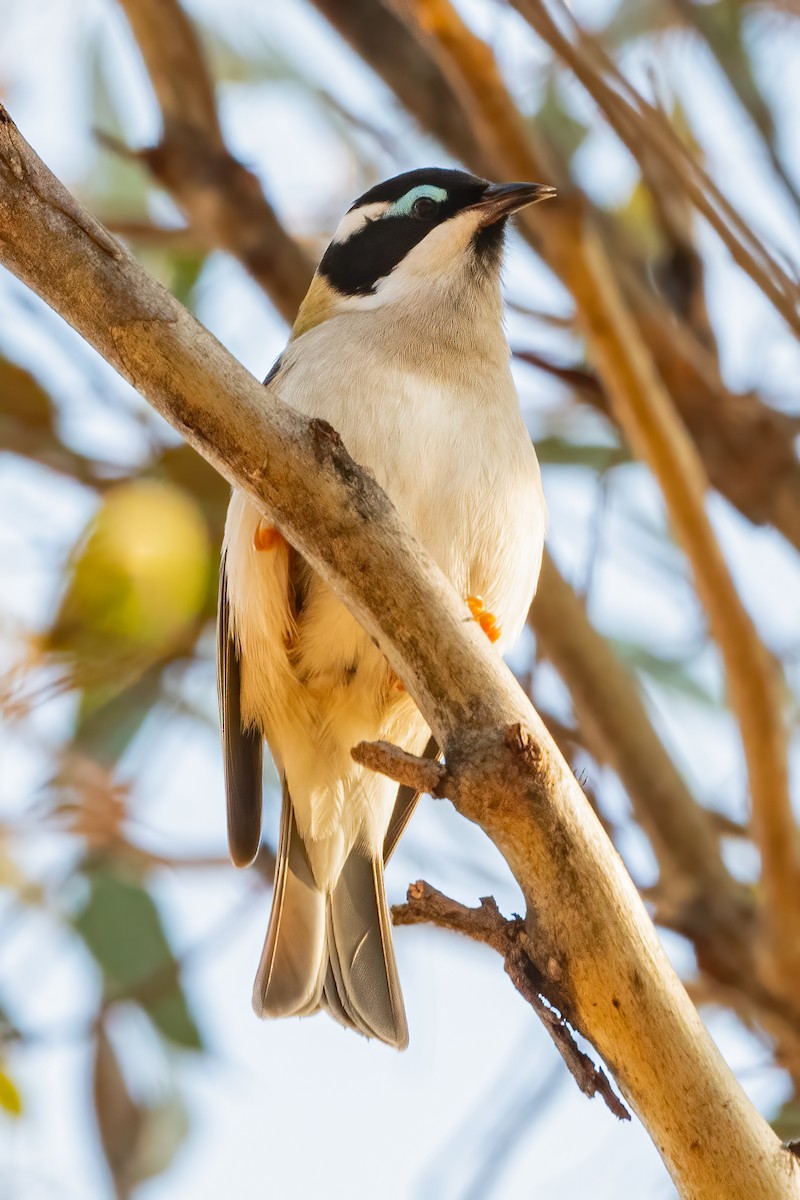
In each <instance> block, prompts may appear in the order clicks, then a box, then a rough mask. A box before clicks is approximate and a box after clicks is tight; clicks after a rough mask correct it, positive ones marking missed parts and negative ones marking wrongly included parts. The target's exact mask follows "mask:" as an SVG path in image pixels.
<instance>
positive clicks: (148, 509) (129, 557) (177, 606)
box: [50, 480, 210, 656]
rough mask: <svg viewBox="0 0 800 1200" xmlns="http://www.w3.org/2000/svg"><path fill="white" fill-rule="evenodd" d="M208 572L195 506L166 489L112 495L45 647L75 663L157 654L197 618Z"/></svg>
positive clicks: (145, 483) (148, 486) (136, 486)
mask: <svg viewBox="0 0 800 1200" xmlns="http://www.w3.org/2000/svg"><path fill="white" fill-rule="evenodd" d="M209 568H210V545H209V538H208V531H207V527H206V523H205V520H204V518H203V515H202V513H201V511H200V509H199V507H198V505H197V504H196V503H195V502H194V500H192V498H191V497H190V496H188V495H187V494H186V493H185V492H183V491H181V490H180V489H179V488H176V487H174V486H173V485H172V484H168V483H158V482H154V481H152V480H137V481H136V482H133V483H125V484H121V485H120V486H119V487H116V488H114V489H112V490H111V491H110V492H109V493H108V494H107V495H106V497H105V499H104V501H103V504H102V506H101V508H100V510H99V511H98V513H97V514H96V516H95V518H94V520H93V521H92V523H91V525H90V526H89V529H88V530H87V533H86V535H85V537H84V540H83V542H82V544H81V545H80V547H79V549H78V551H77V554H76V557H75V559H74V562H73V566H72V572H71V580H70V583H69V585H68V588H67V592H66V595H65V597H64V600H63V603H62V606H61V611H60V613H59V615H58V618H57V620H56V622H55V626H54V629H53V631H52V634H51V638H50V643H51V645H52V646H53V648H55V649H58V650H62V651H66V652H68V653H70V652H71V653H74V654H75V655H77V656H80V655H82V654H88V655H91V656H94V653H96V652H98V651H101V650H102V646H103V644H105V645H106V648H108V649H112V648H113V647H117V648H119V649H122V648H128V649H137V648H139V649H142V650H145V649H146V650H158V649H159V648H161V647H164V646H165V645H166V644H168V643H169V642H171V641H172V640H173V639H174V638H175V637H176V636H177V635H178V634H179V633H180V632H181V630H182V629H184V628H185V627H186V625H187V624H188V623H189V622H191V621H192V620H194V619H195V618H196V617H197V616H198V615H199V614H200V612H201V611H202V609H203V606H204V601H205V599H206V594H207V588H208V582H209V578H208V577H209Z"/></svg>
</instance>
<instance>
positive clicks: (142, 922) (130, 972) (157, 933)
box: [74, 862, 202, 1050]
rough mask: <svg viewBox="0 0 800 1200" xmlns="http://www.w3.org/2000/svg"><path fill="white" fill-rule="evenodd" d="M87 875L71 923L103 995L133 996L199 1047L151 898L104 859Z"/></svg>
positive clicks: (156, 1019) (179, 1041) (165, 1026)
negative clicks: (83, 898)
mask: <svg viewBox="0 0 800 1200" xmlns="http://www.w3.org/2000/svg"><path fill="white" fill-rule="evenodd" d="M87 875H88V881H89V896H88V900H87V902H86V904H85V906H84V907H83V908H82V909H81V910H80V912H78V913H77V915H76V916H75V917H74V925H75V928H76V930H77V932H78V933H79V934H80V935H81V937H82V938H83V940H84V942H85V943H86V945H87V947H88V948H89V950H90V951H91V953H92V955H93V957H94V958H95V960H96V961H97V963H98V965H99V966H100V968H101V970H102V972H103V978H104V982H105V992H106V998H107V999H108V1000H109V1001H113V1000H121V999H130V1000H134V1001H135V1002H136V1003H138V1004H140V1005H141V1007H142V1008H143V1009H144V1010H145V1012H147V1014H148V1015H149V1016H150V1018H151V1019H152V1021H153V1023H154V1024H155V1025H156V1027H157V1028H158V1029H159V1031H160V1032H161V1033H162V1034H163V1035H164V1036H165V1037H166V1038H168V1039H169V1040H170V1041H171V1042H174V1043H175V1044H176V1045H179V1046H185V1047H187V1048H189V1049H192V1050H199V1049H201V1048H202V1039H201V1037H200V1031H199V1029H198V1028H197V1025H196V1024H195V1021H194V1017H193V1016H192V1014H191V1012H190V1010H189V1005H188V1002H187V1000H186V997H185V995H184V993H183V989H182V988H181V984H180V977H179V968H178V964H177V963H176V961H175V958H174V956H173V954H172V950H171V949H170V945H169V942H168V941H167V936H166V933H165V931H164V926H163V924H162V921H161V916H160V914H159V912H158V909H157V908H156V905H155V902H154V901H153V898H152V897H151V896H150V894H149V893H148V892H147V891H146V890H145V889H144V888H143V887H142V886H141V885H140V884H139V883H138V882H136V881H134V880H132V879H129V878H124V877H123V876H122V875H121V873H120V872H119V869H118V868H114V867H112V865H111V864H110V863H108V862H102V863H98V864H95V865H94V866H93V867H90V869H89V871H88V872H87Z"/></svg>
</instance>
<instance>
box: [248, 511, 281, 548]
mask: <svg viewBox="0 0 800 1200" xmlns="http://www.w3.org/2000/svg"><path fill="white" fill-rule="evenodd" d="M283 540H284V539H283V534H281V533H279V532H278V530H277V529H276V528H275V526H274V525H268V524H267V523H266V521H265V520H264V519H263V518H262V519H261V520H260V521H259V522H258V525H256V531H255V533H254V535H253V545H254V546H255V548H256V550H277V548H278V546H280V545H281V543H282V542H283Z"/></svg>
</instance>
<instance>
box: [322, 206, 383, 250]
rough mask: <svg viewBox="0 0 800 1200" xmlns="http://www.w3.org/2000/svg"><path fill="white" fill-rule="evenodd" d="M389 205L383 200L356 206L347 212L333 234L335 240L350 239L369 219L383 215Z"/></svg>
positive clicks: (338, 241) (372, 219)
mask: <svg viewBox="0 0 800 1200" xmlns="http://www.w3.org/2000/svg"><path fill="white" fill-rule="evenodd" d="M388 207H389V205H388V203H387V202H386V201H381V202H380V203H376V204H364V205H362V207H361V208H354V209H353V211H352V212H349V213H345V214H344V216H343V217H342V219H341V221H340V222H339V225H338V227H337V230H336V233H335V234H334V235H333V241H334V242H336V243H337V244H338V243H341V242H346V241H348V240H349V239H350V238H351V237H352V236H353V234H354V233H358V231H359V229H363V228H364V226H365V225H366V223H367V221H377V220H378V218H379V217H382V216H383V214H384V213H385V212H386V210H387V208H388Z"/></svg>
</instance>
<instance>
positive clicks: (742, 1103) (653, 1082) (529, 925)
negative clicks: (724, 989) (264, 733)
mask: <svg viewBox="0 0 800 1200" xmlns="http://www.w3.org/2000/svg"><path fill="white" fill-rule="evenodd" d="M63 197H64V190H63V188H62V187H61V186H60V185H58V184H57V181H56V180H55V179H54V178H53V176H52V175H51V174H50V172H49V171H48V170H47V168H46V167H45V166H44V164H43V163H42V162H41V161H40V160H39V159H38V158H37V157H36V155H35V154H34V152H33V151H32V150H31V148H30V147H29V146H28V145H27V144H26V143H25V141H24V139H23V138H22V137H21V135H20V133H19V131H18V130H17V129H16V127H15V126H14V125H13V123H12V121H11V119H10V117H9V116H8V114H7V112H6V111H5V109H3V108H2V107H0V262H2V264H3V265H5V266H6V267H8V268H9V269H11V270H13V271H14V273H15V274H16V275H18V276H19V277H20V278H21V279H23V280H24V281H25V282H27V283H28V284H29V286H31V287H33V288H34V289H35V290H36V291H37V292H38V293H39V295H41V296H42V297H43V298H44V299H45V300H46V302H47V303H49V304H50V305H51V306H52V307H54V308H55V309H56V310H57V311H58V312H59V313H60V314H61V315H62V316H63V317H64V318H65V319H67V320H68V321H69V322H70V323H71V324H72V325H73V326H74V327H75V328H76V329H77V330H78V332H80V333H81V334H82V335H83V336H84V337H85V338H87V340H89V341H90V343H91V344H92V345H93V346H94V347H95V348H96V349H97V350H98V351H99V352H101V353H102V354H103V355H104V356H105V357H106V358H107V359H108V361H109V362H110V363H112V365H114V366H115V367H116V368H117V370H119V371H120V372H121V373H122V374H123V375H124V376H125V378H127V379H128V380H129V381H130V382H131V383H133V385H134V386H135V387H137V388H138V390H139V391H140V392H141V393H142V395H144V396H145V397H146V398H147V399H148V400H149V401H150V402H151V403H152V404H153V405H154V407H156V408H157V409H158V411H160V412H161V413H162V414H163V415H164V416H165V417H166V418H167V419H168V420H169V421H171V422H172V424H173V425H174V426H175V427H176V428H177V429H178V430H179V431H180V432H181V433H183V434H184V436H185V437H186V438H187V440H189V441H190V442H191V444H192V445H194V446H195V448H196V449H198V450H199V451H200V452H201V453H202V454H203V455H204V456H205V457H207V458H208V460H209V461H210V462H211V463H212V464H213V465H214V466H216V467H217V469H218V470H220V471H221V472H222V473H223V474H224V475H225V476H226V478H228V479H229V480H231V481H232V482H235V483H236V485H237V486H238V487H240V488H242V489H243V490H244V491H245V492H246V493H247V494H248V495H249V496H251V497H252V499H253V500H254V502H255V503H257V504H258V505H260V507H261V508H262V510H263V511H265V513H266V512H268V513H269V515H270V520H272V521H273V523H275V524H277V525H278V527H279V528H280V529H281V531H282V532H284V533H285V535H286V536H287V537H288V538H289V540H290V541H291V543H292V544H293V545H296V546H297V548H298V549H299V550H300V552H301V553H302V554H303V555H304V556H305V557H306V558H307V559H308V561H309V563H310V564H311V565H312V567H313V568H314V569H315V570H317V571H319V572H320V574H321V575H322V577H323V578H324V579H326V580H327V581H328V582H329V583H330V585H331V586H332V587H333V588H334V590H335V592H336V594H337V595H338V596H340V597H341V598H342V600H343V601H344V602H345V603H346V604H347V605H348V607H349V608H350V609H351V611H352V612H353V613H354V615H355V616H356V617H357V619H358V620H359V621H360V622H361V623H362V624H363V626H364V628H365V629H367V630H368V631H369V633H370V634H371V635H372V636H374V637H375V638H376V640H377V643H378V645H379V646H380V648H381V650H382V651H383V652H384V653H385V654H386V657H387V659H388V661H389V663H390V665H391V666H392V668H393V669H394V670H395V671H396V672H397V673H398V674H399V676H400V678H401V679H402V680H403V682H404V683H405V685H406V687H407V689H408V691H409V693H410V694H411V695H412V696H413V697H414V699H415V700H416V702H417V703H418V704H419V706H420V709H421V711H422V712H423V714H424V716H425V718H426V720H427V721H428V723H429V724H430V726H431V728H432V730H433V732H434V734H435V735H436V738H437V742H438V744H439V745H440V746H442V748H443V750H444V752H445V758H446V762H447V771H448V779H449V781H450V782H449V785H448V790H449V791H450V794H451V798H452V800H453V802H454V804H455V805H456V807H457V808H458V810H459V811H460V812H461V813H462V814H463V815H464V816H466V817H467V818H468V819H470V820H473V821H476V822H477V823H478V824H480V825H481V827H482V828H483V829H484V831H485V832H486V833H487V834H488V836H489V837H490V838H491V839H492V840H493V841H494V843H495V845H496V846H497V847H498V849H499V850H500V851H501V853H502V854H503V855H504V857H505V858H506V861H507V862H508V864H509V866H510V868H511V870H512V872H513V873H514V875H515V877H516V878H517V880H518V882H519V883H520V886H521V888H522V890H523V893H524V895H525V898H526V903H527V905H528V911H529V913H534V912H535V920H533V919H527V920H526V923H525V927H526V933H527V936H528V939H529V943H530V945H529V949H528V953H529V955H530V957H531V960H532V961H533V962H534V963H535V964H536V966H537V967H538V969H539V970H540V971H542V972H543V973H547V974H548V976H549V977H550V978H551V979H552V978H555V977H557V989H558V991H557V996H554V1001H556V1000H557V1003H558V1008H559V1011H560V1012H561V1013H562V1014H565V1015H567V1016H568V1019H569V1020H570V1023H571V1024H573V1026H575V1027H580V1028H584V1029H585V1030H586V1032H587V1035H588V1036H589V1037H590V1038H591V1039H592V1040H593V1042H594V1044H595V1046H596V1047H597V1050H598V1052H599V1053H600V1054H601V1055H602V1057H603V1058H604V1060H605V1061H606V1062H607V1063H608V1064H609V1065H610V1066H611V1068H612V1070H613V1071H614V1074H615V1075H616V1077H617V1082H618V1083H619V1086H620V1088H621V1089H622V1092H623V1094H624V1095H625V1096H626V1097H627V1099H628V1100H629V1102H630V1103H631V1105H632V1106H633V1107H634V1108H635V1109H636V1111H637V1113H638V1114H639V1115H640V1117H641V1118H642V1120H643V1121H644V1123H645V1125H646V1126H647V1127H648V1129H649V1130H650V1132H651V1135H652V1136H653V1138H654V1140H655V1143H656V1145H657V1146H658V1149H659V1152H660V1153H661V1155H662V1157H663V1158H664V1160H665V1162H666V1164H667V1166H668V1168H669V1170H670V1171H671V1173H672V1175H673V1178H674V1179H675V1181H676V1184H677V1186H678V1188H679V1190H682V1191H683V1192H684V1194H685V1195H687V1196H689V1195H694V1196H700V1195H710V1194H711V1195H713V1194H714V1192H715V1191H716V1192H719V1191H720V1189H723V1190H724V1192H725V1194H726V1196H727V1197H728V1200H778V1198H780V1200H785V1198H786V1197H790V1196H793V1197H800V1164H799V1163H796V1162H795V1160H793V1159H792V1157H791V1155H789V1154H788V1152H787V1151H786V1150H785V1149H784V1148H783V1147H782V1146H781V1144H780V1142H779V1141H778V1139H777V1137H776V1136H775V1134H774V1133H773V1132H772V1130H771V1129H770V1128H769V1126H768V1125H767V1124H766V1123H765V1122H764V1121H763V1119H762V1118H761V1117H760V1116H759V1114H758V1113H757V1112H756V1110H755V1109H754V1108H753V1107H752V1105H751V1104H750V1102H749V1101H748V1100H747V1098H746V1096H745V1094H744V1092H743V1091H742V1090H741V1088H740V1086H739V1085H738V1083H737V1082H736V1080H735V1079H734V1077H733V1075H732V1074H731V1072H730V1071H729V1070H728V1068H727V1066H726V1065H725V1063H724V1061H723V1060H722V1058H721V1057H720V1055H719V1053H718V1051H717V1050H716V1048H715V1047H714V1044H713V1042H712V1041H711V1039H710V1038H709V1035H708V1033H707V1031H706V1030H705V1029H704V1027H703V1025H702V1023H701V1021H700V1020H699V1018H698V1016H697V1013H696V1011H695V1009H694V1008H693V1006H692V1004H691V1002H690V1001H689V998H688V996H687V995H686V992H685V991H684V989H683V987H682V986H681V984H680V981H679V980H678V979H677V976H676V975H675V973H674V971H673V969H672V967H671V966H670V964H669V961H668V960H667V958H666V955H665V954H664V951H663V949H662V948H661V946H660V944H659V941H658V938H657V936H656V934H655V931H654V929H653V927H652V925H651V923H650V921H649V919H648V917H647V915H646V913H645V910H644V908H643V906H642V903H641V900H640V899H639V897H638V895H637V893H636V889H635V888H634V886H633V884H632V882H631V880H630V879H629V877H628V876H627V874H626V872H625V870H624V868H623V866H622V863H621V861H620V859H619V856H618V855H617V854H616V853H615V852H614V850H613V848H612V847H611V845H610V843H609V842H608V840H607V838H606V836H605V834H604V833H603V830H602V828H601V827H600V825H599V823H598V822H597V820H596V818H595V816H594V814H593V813H592V811H591V808H590V807H589V805H588V804H587V802H586V800H585V797H584V796H583V794H582V792H581V789H580V787H579V785H578V783H577V781H576V780H575V778H574V776H572V775H571V773H570V772H569V770H568V768H567V766H566V764H565V763H564V760H563V759H562V758H561V756H560V754H559V752H558V750H557V748H556V746H555V744H554V743H553V741H552V739H551V738H550V736H549V734H548V733H547V731H546V729H545V728H544V726H543V724H542V722H541V720H540V718H539V717H538V715H537V714H536V712H535V711H534V710H533V709H532V707H531V706H530V704H529V702H528V701H527V699H526V698H525V696H524V694H523V693H522V692H521V690H520V689H519V687H518V686H517V684H516V683H515V681H514V680H513V677H512V676H511V675H510V673H509V672H508V670H507V669H506V668H505V667H504V665H503V664H502V662H501V661H500V660H499V658H498V657H497V656H496V655H495V654H494V653H493V652H492V651H491V649H490V647H489V646H488V643H487V642H486V639H485V638H484V637H483V636H482V634H481V633H480V632H479V631H478V630H477V629H476V627H475V625H474V622H472V621H471V620H470V619H469V615H468V613H467V612H466V611H465V609H464V605H463V601H461V600H460V599H459V598H458V597H457V596H456V595H455V593H454V592H453V590H452V588H451V587H450V586H449V585H448V584H447V583H446V581H445V579H444V577H443V576H442V575H441V573H440V572H439V570H438V569H437V568H436V567H435V565H434V564H433V562H432V560H431V559H430V557H429V556H428V555H427V554H426V553H425V552H424V551H422V550H421V548H420V547H419V546H418V545H417V544H416V543H415V542H414V540H413V539H412V538H411V536H410V534H409V533H408V532H407V531H406V529H405V528H404V526H403V525H402V523H401V522H400V521H399V519H398V517H397V514H396V513H395V511H394V509H393V508H392V506H391V504H390V503H389V501H388V500H387V498H386V496H385V495H384V493H383V492H381V490H380V489H379V488H378V486H377V485H376V483H375V482H374V480H373V479H372V478H371V477H370V476H369V475H368V474H367V473H366V472H364V471H362V470H361V469H359V468H358V466H357V465H356V464H355V463H354V462H353V461H352V459H350V457H349V456H348V454H347V452H346V450H345V449H344V447H343V446H342V444H341V441H340V439H339V438H338V436H337V435H336V433H335V431H334V430H333V429H331V428H330V427H329V426H327V425H326V424H325V423H324V422H321V421H318V420H311V421H309V420H307V419H306V418H304V417H302V416H301V415H300V414H299V413H297V412H295V411H294V410H292V409H290V408H288V407H287V406H285V405H284V404H282V403H281V402H280V400H279V399H278V398H277V397H276V396H274V395H273V394H272V393H271V392H270V391H269V389H266V390H265V389H264V388H262V387H261V386H260V385H259V384H258V383H257V382H256V381H255V380H254V379H253V378H252V377H251V376H250V375H249V374H248V372H247V371H246V370H245V369H244V368H243V367H242V366H241V365H240V364H238V363H236V362H235V360H233V359H232V358H231V356H230V355H229V354H228V353H227V352H226V351H225V350H224V349H223V347H222V346H220V345H219V343H218V342H216V341H215V339H214V338H212V337H211V336H210V335H209V334H208V333H207V332H206V331H204V330H203V329H202V327H201V326H200V325H199V324H198V323H197V322H196V321H195V320H194V319H193V318H192V317H191V316H190V315H189V314H188V313H187V312H186V311H185V310H183V309H182V308H181V306H180V305H179V304H178V303H177V302H176V301H175V300H174V299H173V298H172V297H170V296H169V294H168V293H167V292H165V291H164V290H163V288H161V287H159V286H158V285H157V284H156V283H154V282H153V281H152V280H151V279H150V278H149V277H148V276H147V275H146V273H145V272H144V271H143V270H142V269H141V268H140V267H139V266H138V265H137V264H136V263H135V262H134V260H133V259H132V258H130V257H129V256H128V255H127V254H125V253H124V252H119V253H114V252H112V251H110V250H109V248H108V247H107V246H104V245H103V244H101V242H100V241H99V239H97V238H92V237H91V236H90V235H89V234H88V233H87V231H86V229H85V222H83V221H81V220H80V219H79V216H80V214H79V213H76V212H75V211H74V210H71V211H69V212H67V211H65V206H64V204H63V203H62V202H60V201H63ZM420 607H422V608H423V609H424V611H425V613H426V620H425V622H424V623H422V624H421V623H420V622H418V621H417V620H415V619H414V617H413V616H409V614H416V613H418V612H419V610H420ZM551 959H552V960H553V962H554V963H555V964H556V965H555V968H553V967H549V964H550V961H551ZM548 968H549V969H548ZM709 1114H713V1120H711V1121H710V1120H709Z"/></svg>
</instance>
